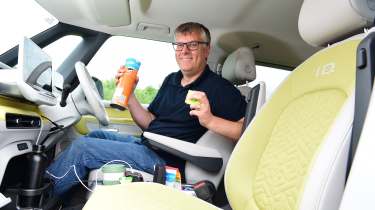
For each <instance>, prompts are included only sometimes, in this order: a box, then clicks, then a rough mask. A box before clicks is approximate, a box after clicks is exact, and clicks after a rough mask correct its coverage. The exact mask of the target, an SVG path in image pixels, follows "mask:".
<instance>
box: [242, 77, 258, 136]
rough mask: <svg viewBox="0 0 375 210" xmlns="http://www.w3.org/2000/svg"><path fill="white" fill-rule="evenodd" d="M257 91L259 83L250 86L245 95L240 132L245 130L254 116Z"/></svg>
mask: <svg viewBox="0 0 375 210" xmlns="http://www.w3.org/2000/svg"><path fill="white" fill-rule="evenodd" d="M259 91H260V84H258V85H256V86H254V87H253V88H251V90H250V92H249V94H248V95H247V96H246V102H247V105H246V112H245V119H244V122H243V126H242V132H241V134H242V133H243V132H244V131H245V129H246V128H247V126H248V125H249V123H250V122H251V120H252V119H253V118H254V116H255V113H256V112H257V105H258V98H259Z"/></svg>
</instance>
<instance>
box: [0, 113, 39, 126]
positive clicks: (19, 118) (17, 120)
mask: <svg viewBox="0 0 375 210" xmlns="http://www.w3.org/2000/svg"><path fill="white" fill-rule="evenodd" d="M5 122H6V128H8V129H32V128H40V125H41V121H40V118H39V117H35V116H29V115H21V114H14V113H6V114H5Z"/></svg>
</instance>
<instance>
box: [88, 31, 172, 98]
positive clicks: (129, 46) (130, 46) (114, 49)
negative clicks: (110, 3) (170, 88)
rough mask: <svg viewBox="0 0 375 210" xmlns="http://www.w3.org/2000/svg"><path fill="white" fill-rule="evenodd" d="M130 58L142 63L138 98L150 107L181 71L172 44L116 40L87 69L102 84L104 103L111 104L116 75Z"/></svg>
mask: <svg viewBox="0 0 375 210" xmlns="http://www.w3.org/2000/svg"><path fill="white" fill-rule="evenodd" d="M130 57H132V58H135V59H137V60H138V61H140V62H141V67H140V69H139V72H138V78H139V81H138V84H137V87H136V89H135V95H136V97H137V99H138V100H139V102H140V103H142V104H149V103H150V102H151V101H152V100H153V99H154V97H155V95H156V93H157V91H158V90H159V88H160V86H161V84H162V82H163V80H164V78H165V77H166V76H167V75H168V74H169V73H171V72H174V71H177V70H178V66H177V63H176V61H175V56H174V50H173V48H172V46H171V44H170V43H166V42H158V41H153V40H145V39H138V38H130V37H123V36H113V37H111V38H109V39H108V40H107V41H106V42H105V43H104V44H103V46H102V47H101V48H100V50H99V51H98V52H97V53H96V55H95V56H94V57H93V58H92V60H91V61H90V63H89V64H88V65H87V68H88V70H89V72H90V74H91V76H92V77H96V78H97V79H99V80H100V81H101V82H102V84H103V92H104V99H105V100H111V99H112V95H113V93H114V90H115V88H116V87H115V80H114V77H115V74H116V72H117V70H118V69H119V68H120V66H121V65H124V63H125V60H126V59H127V58H130Z"/></svg>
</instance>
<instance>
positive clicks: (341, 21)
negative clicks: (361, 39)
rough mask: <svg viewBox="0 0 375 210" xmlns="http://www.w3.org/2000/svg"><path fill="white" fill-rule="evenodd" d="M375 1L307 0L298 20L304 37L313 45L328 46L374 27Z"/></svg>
mask: <svg viewBox="0 0 375 210" xmlns="http://www.w3.org/2000/svg"><path fill="white" fill-rule="evenodd" d="M374 17H375V0H329V1H327V0H305V1H304V2H303V4H302V7H301V11H300V14H299V19H298V29H299V33H300V35H301V37H302V38H303V39H304V40H305V41H306V42H307V43H309V44H310V45H312V46H324V45H326V44H329V43H332V42H335V41H339V40H340V39H345V38H347V37H348V36H351V35H352V34H353V33H354V32H356V31H358V30H360V29H362V28H365V27H367V26H370V25H371V24H372V22H373V20H374Z"/></svg>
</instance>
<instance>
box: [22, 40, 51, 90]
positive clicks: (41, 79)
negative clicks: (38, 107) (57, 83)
mask: <svg viewBox="0 0 375 210" xmlns="http://www.w3.org/2000/svg"><path fill="white" fill-rule="evenodd" d="M18 66H19V68H21V69H22V78H23V80H24V81H25V83H27V84H29V85H30V86H31V87H33V88H34V89H36V90H38V91H42V90H44V91H48V92H51V91H52V61H51V57H50V56H49V55H48V54H47V53H45V52H44V51H43V50H42V49H41V48H40V47H39V46H38V45H37V44H35V43H34V42H33V41H32V40H31V39H29V38H27V37H24V39H23V41H22V42H21V44H20V48H19V54H18Z"/></svg>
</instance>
